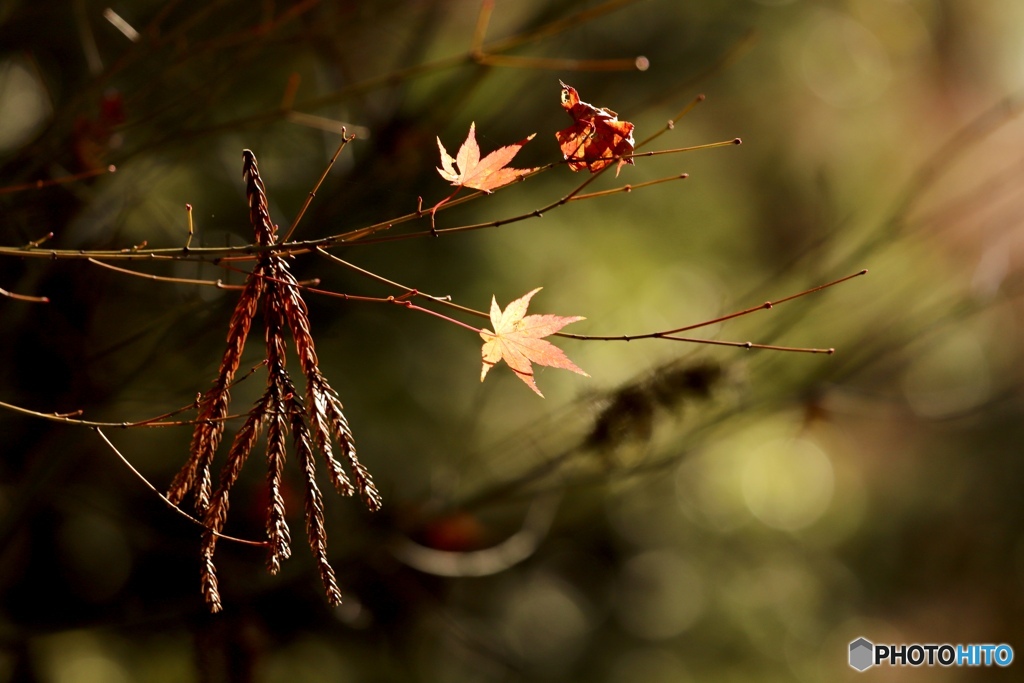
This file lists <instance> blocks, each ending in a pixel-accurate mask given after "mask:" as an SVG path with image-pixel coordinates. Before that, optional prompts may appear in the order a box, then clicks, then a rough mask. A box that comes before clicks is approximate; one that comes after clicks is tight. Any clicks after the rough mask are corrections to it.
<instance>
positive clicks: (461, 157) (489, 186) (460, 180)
mask: <svg viewBox="0 0 1024 683" xmlns="http://www.w3.org/2000/svg"><path fill="white" fill-rule="evenodd" d="M534 135H536V133H534V134H533V135H531V136H530V137H528V138H526V139H525V140H520V141H519V142H517V143H515V144H513V145H507V146H505V147H500V148H498V149H496V150H494V151H493V152H491V153H490V154H488V155H487V156H485V157H484V158H483V159H481V158H480V146H479V145H478V144H477V143H476V123H475V122H474V123H471V124H469V135H467V136H466V141H465V142H463V143H462V147H460V148H459V154H458V155H457V156H456V157H455V158H454V159H453V158H452V157H451V155H450V154H448V150H446V149H445V148H444V144H442V143H441V138H438V139H437V146H438V148H440V150H441V168H439V169H437V172H438V173H440V174H441V177H442V178H444V179H445V180H447V181H449V182H451V184H452V185H457V186H459V187H470V188H473V189H474V190H483V191H484V192H491V191H492V190H496V189H498V188H499V187H502V186H504V185H508V184H509V183H511V182H514V181H516V180H519V179H520V178H522V177H523V176H524V175H526V174H527V173H532V172H534V171H536V170H537V169H536V168H505V167H506V166H507V165H508V164H509V162H511V161H512V158H513V157H515V155H516V154H518V153H519V150H520V149H522V147H523V145H525V144H526V143H527V142H529V141H530V140H532V139H533V137H534ZM453 164H457V165H458V167H459V170H458V173H456V172H455V167H454V166H453Z"/></svg>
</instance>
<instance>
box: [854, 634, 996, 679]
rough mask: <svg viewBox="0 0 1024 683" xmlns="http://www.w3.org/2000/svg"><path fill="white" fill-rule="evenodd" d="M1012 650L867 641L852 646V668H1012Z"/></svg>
mask: <svg viewBox="0 0 1024 683" xmlns="http://www.w3.org/2000/svg"><path fill="white" fill-rule="evenodd" d="M1012 663H1013V648H1012V647H1010V646H1009V645H1006V644H1005V643H1003V644H999V645H991V644H977V643H975V644H971V645H950V644H949V643H943V644H941V645H936V644H935V643H928V644H926V645H920V644H917V643H914V644H912V645H892V644H890V645H875V644H874V643H872V642H871V641H870V640H868V639H867V638H858V639H857V640H854V641H853V642H851V643H850V666H852V667H853V668H854V669H856V670H857V671H864V670H865V669H869V668H871V667H872V666H880V665H882V664H888V665H889V666H923V665H927V666H935V665H936V664H938V665H939V666H993V665H994V666H1010V664H1012Z"/></svg>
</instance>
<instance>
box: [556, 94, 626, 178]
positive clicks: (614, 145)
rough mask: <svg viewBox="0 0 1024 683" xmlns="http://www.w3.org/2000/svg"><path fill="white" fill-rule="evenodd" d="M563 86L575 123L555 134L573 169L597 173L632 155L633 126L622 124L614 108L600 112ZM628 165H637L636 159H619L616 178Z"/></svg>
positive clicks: (563, 101)
mask: <svg viewBox="0 0 1024 683" xmlns="http://www.w3.org/2000/svg"><path fill="white" fill-rule="evenodd" d="M559 83H561V85H562V108H563V109H565V110H566V111H567V112H568V113H569V116H571V117H572V119H573V124H572V125H571V126H569V127H568V128H566V129H564V130H560V131H558V132H557V133H555V137H556V138H557V139H558V146H559V147H560V148H561V150H562V155H563V156H564V157H565V159H566V160H568V162H569V168H571V169H572V170H573V171H580V170H583V169H584V168H587V169H590V172H591V173H597V172H598V171H600V170H601V169H603V168H605V167H607V166H610V165H611V163H612V162H613V161H614V160H615V157H621V156H623V155H627V154H632V153H633V146H634V145H635V143H634V142H633V124H632V123H630V122H629V121H619V115H618V114H616V113H615V112H613V111H612V110H611V109H607V108H601V109H598V108H597V107H595V106H594V105H592V104H588V103H586V102H583V101H582V100H580V96H579V93H577V92H576V89H575V88H573V87H572V86H569V85H566V84H565V83H562V82H561V81H559ZM624 164H629V165H630V166H632V165H633V160H632V159H619V166H618V168H616V169H615V175H616V176H618V175H619V171H621V170H622V166H623V165H624Z"/></svg>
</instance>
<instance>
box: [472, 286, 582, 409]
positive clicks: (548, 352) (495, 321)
mask: <svg viewBox="0 0 1024 683" xmlns="http://www.w3.org/2000/svg"><path fill="white" fill-rule="evenodd" d="M540 290H541V288H540V287H538V288H537V289H535V290H533V291H531V292H527V293H526V294H524V295H523V296H521V297H520V298H518V299H516V300H515V301H513V302H512V303H510V304H509V305H508V306H506V307H505V310H504V311H502V310H501V308H499V307H498V301H497V299H495V298H494V297H491V325H492V326H493V327H494V331H493V332H491V331H490V330H481V331H480V337H481V338H482V339H483V340H484V346H483V349H482V355H483V368H482V369H481V370H480V381H481V382H482V381H484V377H486V376H487V371H488V370H490V369H491V368H492V367H494V366H495V365H496V364H497V363H498V361H499V360H504V361H505V363H506V364H508V366H509V367H510V368H512V370H513V372H515V373H516V376H517V377H519V379H521V380H523V381H524V382H526V386H528V387H530V388H531V389H533V390H534V391H536V392H537V395H538V396H541V397H543V396H544V394H542V393H540V389H538V388H537V384H536V382H534V380H533V365H531V363H537V364H538V365H546V366H548V367H552V368H562V369H563V370H572V371H573V372H576V373H579V374H581V375H583V376H584V377H590V375H588V374H587V373H586V372H584V371H583V370H581V369H580V368H579V367H577V366H576V364H575V363H573V362H572V361H571V360H569V358H568V357H567V356H566V355H565V353H564V352H563V351H562V350H561V349H560V348H558V347H557V346H555V345H554V344H552V343H551V342H549V341H546V340H545V339H542V337H547V336H549V335H552V334H554V333H555V332H558V331H559V330H560V329H562V328H563V327H565V326H566V325H568V324H569V323H574V322H576V321H577V320H583V318H582V317H580V316H570V317H564V316H560V315H526V309H527V308H528V307H529V305H530V299H531V298H533V295H534V294H536V293H537V292H539V291H540Z"/></svg>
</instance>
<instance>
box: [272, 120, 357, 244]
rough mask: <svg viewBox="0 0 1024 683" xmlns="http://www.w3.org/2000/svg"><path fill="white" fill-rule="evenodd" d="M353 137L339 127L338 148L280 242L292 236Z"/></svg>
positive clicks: (354, 137)
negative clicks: (339, 140) (339, 139)
mask: <svg viewBox="0 0 1024 683" xmlns="http://www.w3.org/2000/svg"><path fill="white" fill-rule="evenodd" d="M355 139H356V136H355V135H352V136H346V135H345V128H344V127H343V128H342V129H341V143H339V144H338V148H337V149H336V150H334V155H333V156H331V160H330V161H329V162H327V168H325V169H324V172H323V173H321V174H320V179H319V180H317V181H316V185H314V186H313V189H312V190H310V192H309V195H307V196H306V201H305V202H303V204H302V208H301V209H299V213H298V214H297V215H296V216H295V220H293V221H292V224H291V226H290V227H289V228H288V232H286V233H285V234H284V237H283V238H282V239H281V241H282V242H287V241H289V240H290V239H291V238H292V234H293V233H294V232H295V228H297V227H299V221H301V220H302V217H303V216H305V215H306V210H307V209H308V208H309V205H310V204H312V203H313V197H315V196H316V193H317V192H319V190H320V186H321V185H323V184H324V180H325V179H326V178H327V174H328V173H330V172H331V169H332V168H334V163H335V162H336V161H337V160H338V157H339V156H341V151H342V150H343V149H345V146H346V145H348V143H350V142H352V141H353V140H355Z"/></svg>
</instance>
